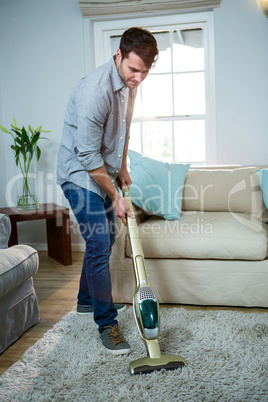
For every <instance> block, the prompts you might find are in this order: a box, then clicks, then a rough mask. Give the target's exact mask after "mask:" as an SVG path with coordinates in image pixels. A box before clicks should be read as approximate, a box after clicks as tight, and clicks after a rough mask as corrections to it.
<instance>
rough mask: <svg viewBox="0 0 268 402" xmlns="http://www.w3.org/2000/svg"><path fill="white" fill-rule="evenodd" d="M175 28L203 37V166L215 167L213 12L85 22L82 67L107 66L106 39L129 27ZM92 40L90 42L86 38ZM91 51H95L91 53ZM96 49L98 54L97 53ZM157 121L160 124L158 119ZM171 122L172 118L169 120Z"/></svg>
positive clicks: (107, 51)
mask: <svg viewBox="0 0 268 402" xmlns="http://www.w3.org/2000/svg"><path fill="white" fill-rule="evenodd" d="M174 25H176V26H177V27H178V28H179V29H185V28H191V27H197V26H198V27H200V28H202V29H203V36H204V58H205V95H206V115H205V116H206V117H205V146H206V162H205V164H206V165H214V164H217V147H216V105H215V100H216V97H215V51H214V20H213V12H211V11H208V12H196V13H189V14H176V15H164V16H163V15H162V16H160V15H157V16H153V15H152V16H135V17H133V18H130V17H129V18H119V19H102V20H99V19H96V20H93V19H84V29H83V31H84V50H85V68H86V70H87V71H88V70H91V69H92V68H97V67H99V66H100V65H102V64H104V63H106V62H107V61H108V60H109V58H110V51H109V48H108V47H107V46H106V44H107V43H109V36H110V35H111V34H112V35H116V34H122V32H123V31H124V30H125V29H127V28H129V27H130V26H142V27H145V28H147V29H149V30H159V29H161V30H164V29H167V30H170V29H173V28H174ZM90 37H91V38H92V39H93V41H92V42H91V43H89V42H90V39H89V38H90ZM93 49H94V50H93ZM96 49H97V51H96ZM88 50H91V53H92V50H93V53H94V60H93V61H92V59H90V55H89V54H88ZM93 64H94V65H93ZM156 120H158V121H159V119H158V118H156ZM170 120H172V117H170Z"/></svg>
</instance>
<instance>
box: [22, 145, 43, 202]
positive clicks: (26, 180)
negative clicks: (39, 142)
mask: <svg viewBox="0 0 268 402" xmlns="http://www.w3.org/2000/svg"><path fill="white" fill-rule="evenodd" d="M18 168H19V171H20V179H19V180H18V181H17V194H18V195H17V207H18V209H37V208H39V202H38V193H37V189H38V185H37V154H36V151H34V152H33V153H30V152H27V153H26V155H20V159H19V163H18Z"/></svg>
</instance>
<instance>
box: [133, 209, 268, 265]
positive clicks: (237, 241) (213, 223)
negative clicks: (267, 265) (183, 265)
mask: <svg viewBox="0 0 268 402" xmlns="http://www.w3.org/2000/svg"><path fill="white" fill-rule="evenodd" d="M139 233H140V238H141V242H142V247H143V252H144V255H145V258H191V259H222V260H235V259H236V260H263V259H265V258H266V257H267V225H265V226H263V224H262V222H261V221H260V220H259V219H256V218H255V217H253V216H250V215H247V214H240V213H238V214H237V213H229V212H184V213H182V217H181V220H177V221H167V220H165V219H162V218H158V217H151V218H149V219H147V220H146V221H145V222H144V223H142V224H141V225H139ZM126 241H127V244H126V253H127V256H128V257H129V256H130V254H131V253H130V247H129V243H128V239H127V240H126Z"/></svg>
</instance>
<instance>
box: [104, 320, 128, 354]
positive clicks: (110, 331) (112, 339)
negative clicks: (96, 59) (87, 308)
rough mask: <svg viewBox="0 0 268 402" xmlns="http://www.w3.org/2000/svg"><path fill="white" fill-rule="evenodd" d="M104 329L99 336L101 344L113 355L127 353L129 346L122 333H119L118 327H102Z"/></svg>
mask: <svg viewBox="0 0 268 402" xmlns="http://www.w3.org/2000/svg"><path fill="white" fill-rule="evenodd" d="M104 328H105V329H104V331H103V332H102V333H101V335H100V337H101V340H102V344H103V346H104V347H105V348H106V349H107V350H108V351H109V352H110V353H113V354H114V355H123V354H127V353H129V352H130V351H131V350H130V346H129V344H128V343H127V341H126V340H125V339H124V337H123V335H122V334H120V330H119V327H118V326H117V325H115V326H114V327H108V326H107V327H104Z"/></svg>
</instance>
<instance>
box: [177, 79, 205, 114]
mask: <svg viewBox="0 0 268 402" xmlns="http://www.w3.org/2000/svg"><path fill="white" fill-rule="evenodd" d="M174 103H175V105H174V107H175V115H176V116H184V115H192V114H204V113H205V112H206V101H205V76H204V73H188V74H175V75H174Z"/></svg>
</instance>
